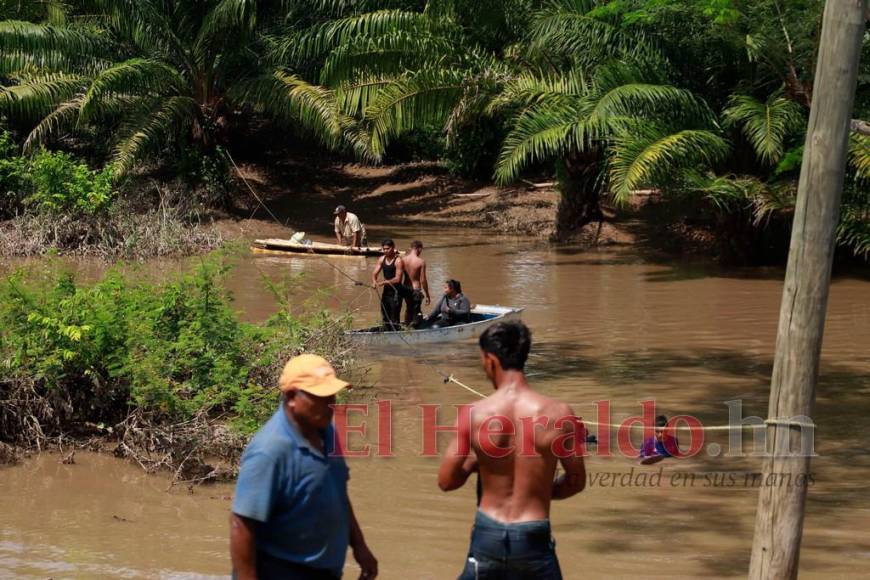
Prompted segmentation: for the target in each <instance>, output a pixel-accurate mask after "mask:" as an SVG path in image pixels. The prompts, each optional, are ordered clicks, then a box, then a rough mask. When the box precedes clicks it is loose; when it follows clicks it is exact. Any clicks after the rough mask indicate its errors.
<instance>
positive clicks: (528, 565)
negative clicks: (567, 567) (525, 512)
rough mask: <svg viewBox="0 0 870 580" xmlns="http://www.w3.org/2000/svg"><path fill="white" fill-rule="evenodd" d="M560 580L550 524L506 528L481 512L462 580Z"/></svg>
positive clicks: (477, 517)
mask: <svg viewBox="0 0 870 580" xmlns="http://www.w3.org/2000/svg"><path fill="white" fill-rule="evenodd" d="M496 578H497V579H499V580H524V579H526V578H529V579H534V580H561V579H562V572H561V571H560V570H559V561H558V559H557V558H556V543H555V542H554V541H553V537H552V535H551V534H550V521H549V520H538V521H534V522H520V523H513V524H505V523H502V522H499V521H497V520H494V519H492V518H491V517H489V516H487V515H486V514H484V513H482V512H480V511H478V512H477V515H476V516H475V518H474V528H472V531H471V548H470V550H469V553H468V559H467V560H466V562H465V568H464V569H463V570H462V574H460V576H459V580H484V579H486V580H490V579H496Z"/></svg>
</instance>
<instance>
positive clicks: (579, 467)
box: [553, 405, 586, 499]
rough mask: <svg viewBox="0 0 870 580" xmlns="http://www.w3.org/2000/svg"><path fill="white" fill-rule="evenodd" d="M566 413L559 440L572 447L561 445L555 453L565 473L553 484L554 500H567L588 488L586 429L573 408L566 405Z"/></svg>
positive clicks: (562, 421) (563, 416)
mask: <svg viewBox="0 0 870 580" xmlns="http://www.w3.org/2000/svg"><path fill="white" fill-rule="evenodd" d="M564 411H565V413H564V414H563V415H562V419H560V421H561V424H560V425H559V427H560V431H561V433H560V434H559V437H558V440H559V441H561V442H566V441H571V442H572V444H571V445H564V444H562V443H560V444H559V445H557V447H559V448H558V449H555V450H554V452H555V453H556V456H557V457H558V458H559V463H560V464H561V465H562V469H563V470H564V473H561V474H560V475H559V476H558V477H557V478H556V480H555V481H554V482H553V499H566V498H569V497H571V496H572V495H577V494H578V493H580V492H581V491H583V489H584V488H585V487H586V465H585V463H584V462H583V455H582V453H583V452H584V450H585V445H586V427H585V426H584V425H583V422H582V421H580V418H579V417H577V416H575V415H574V411H572V410H571V407H569V406H568V405H565V409H564Z"/></svg>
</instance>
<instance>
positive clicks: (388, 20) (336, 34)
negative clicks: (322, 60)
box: [275, 10, 429, 61]
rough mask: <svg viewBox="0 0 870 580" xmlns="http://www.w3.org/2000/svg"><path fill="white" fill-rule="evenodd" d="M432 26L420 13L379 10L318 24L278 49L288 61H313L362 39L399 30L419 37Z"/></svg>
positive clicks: (390, 33) (395, 32)
mask: <svg viewBox="0 0 870 580" xmlns="http://www.w3.org/2000/svg"><path fill="white" fill-rule="evenodd" d="M428 27H429V19H428V18H427V17H426V16H425V15H424V14H421V13H419V12H408V11H403V10H378V11H375V12H368V13H366V14H359V15H355V16H349V17H347V18H342V19H339V20H333V21H329V22H326V23H324V24H321V25H318V26H315V27H313V28H312V29H310V30H308V31H306V32H305V33H304V34H302V35H300V36H298V37H295V38H292V39H290V43H283V44H279V45H278V46H276V47H275V49H276V51H277V52H279V53H280V54H281V58H282V59H283V60H285V61H287V60H290V61H293V60H294V59H295V60H297V61H303V60H312V59H316V58H318V57H320V56H321V55H324V54H327V53H329V52H331V51H332V50H334V49H335V48H337V47H339V46H341V45H344V44H350V43H352V42H354V41H356V40H358V39H360V38H368V39H374V38H377V37H380V36H385V35H394V34H397V33H399V32H404V33H406V34H408V35H413V36H417V35H423V34H425V33H426V31H427V28H428Z"/></svg>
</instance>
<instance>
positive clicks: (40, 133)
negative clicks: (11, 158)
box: [23, 95, 84, 152]
mask: <svg viewBox="0 0 870 580" xmlns="http://www.w3.org/2000/svg"><path fill="white" fill-rule="evenodd" d="M83 98H84V97H83V96H82V95H79V96H77V97H75V98H73V99H71V100H69V101H66V102H65V103H61V104H60V105H59V106H58V107H57V108H56V109H55V110H54V111H52V112H51V113H49V114H48V115H46V117H45V118H44V119H42V121H40V122H39V123H38V124H37V125H36V127H34V128H33V130H32V131H31V132H30V134H29V135H28V136H27V139H26V140H25V141H24V147H23V149H24V151H25V152H29V151H32V150H33V149H34V148H35V147H38V146H39V145H42V144H43V143H46V142H47V141H48V140H49V139H51V138H52V137H55V136H56V135H57V134H58V133H60V131H61V130H63V129H65V128H72V127H74V126H75V124H76V121H77V120H78V117H79V109H80V108H81V105H82V99H83Z"/></svg>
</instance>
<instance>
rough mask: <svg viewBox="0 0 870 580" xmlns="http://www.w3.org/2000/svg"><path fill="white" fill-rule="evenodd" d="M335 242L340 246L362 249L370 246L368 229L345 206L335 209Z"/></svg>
mask: <svg viewBox="0 0 870 580" xmlns="http://www.w3.org/2000/svg"><path fill="white" fill-rule="evenodd" d="M333 214H334V215H335V240H336V243H338V245H339V246H349V247H351V248H360V247H362V246H366V245H368V241H367V240H366V227H365V226H364V225H363V224H362V222H361V221H359V218H358V217H357V216H356V214H355V213H351V212H349V211H347V208H346V207H344V206H343V205H340V206H338V207H337V208H335V212H333Z"/></svg>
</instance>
